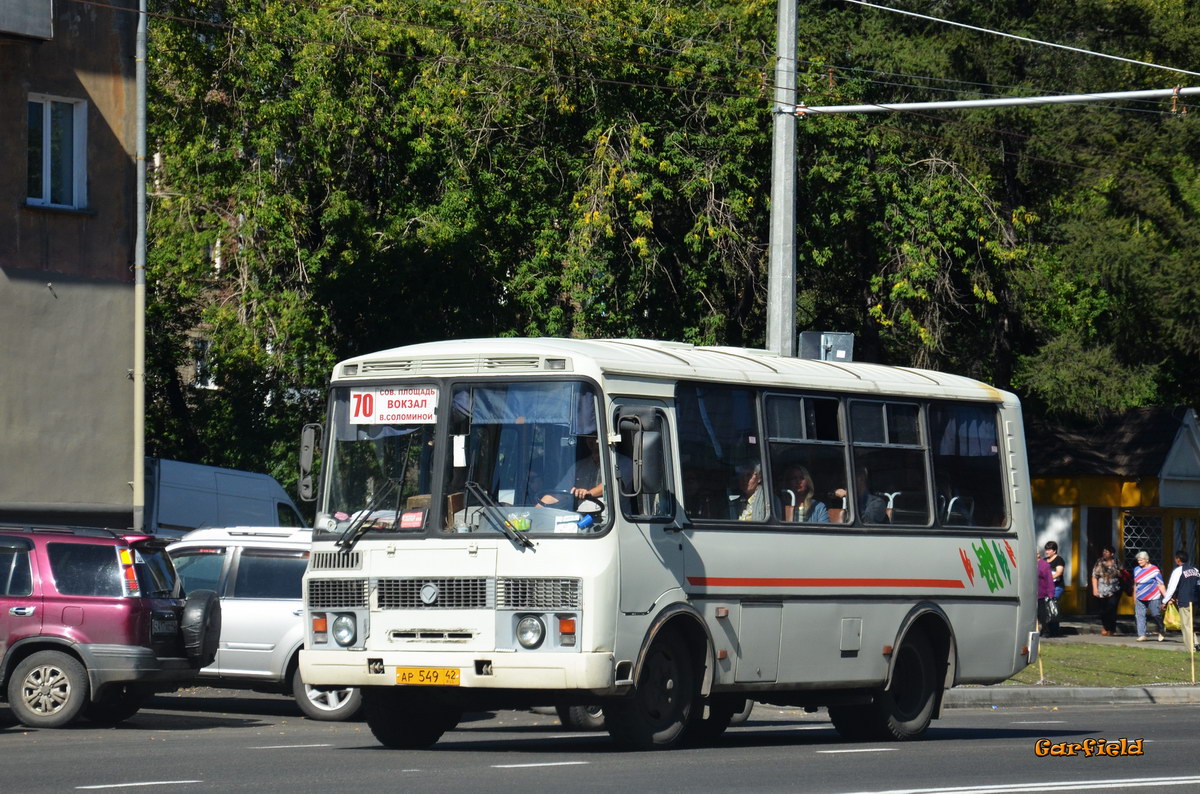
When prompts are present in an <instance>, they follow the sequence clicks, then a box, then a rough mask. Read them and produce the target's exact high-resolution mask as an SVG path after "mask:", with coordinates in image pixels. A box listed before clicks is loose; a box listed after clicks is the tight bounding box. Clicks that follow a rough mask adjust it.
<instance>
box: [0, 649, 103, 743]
mask: <svg viewBox="0 0 1200 794" xmlns="http://www.w3.org/2000/svg"><path fill="white" fill-rule="evenodd" d="M87 700H88V680H87V671H86V670H85V669H84V668H83V665H82V664H80V662H79V660H78V659H76V658H75V657H74V656H69V655H67V654H65V653H62V652H61V651H38V652H37V653H35V654H32V655H31V656H29V657H28V658H26V659H24V660H22V661H21V662H20V663H19V664H18V665H17V666H16V668H15V669H14V670H13V672H12V677H11V678H10V679H9V682H8V705H9V708H11V709H12V712H13V715H14V716H15V717H16V718H17V719H18V720H19V721H20V722H21V723H22V724H24V725H28V726H30V727H31V728H61V727H63V726H64V725H70V724H71V723H72V722H74V721H75V720H76V719H77V718H78V717H79V714H80V712H81V711H83V707H84V706H85V705H86V704H87Z"/></svg>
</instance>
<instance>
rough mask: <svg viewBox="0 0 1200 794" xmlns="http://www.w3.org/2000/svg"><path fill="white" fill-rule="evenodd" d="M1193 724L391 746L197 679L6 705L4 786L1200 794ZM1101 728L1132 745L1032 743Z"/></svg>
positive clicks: (952, 719)
mask: <svg viewBox="0 0 1200 794" xmlns="http://www.w3.org/2000/svg"><path fill="white" fill-rule="evenodd" d="M1198 733H1200V710H1198V709H1196V708H1195V707H1194V706H1186V705H1127V706H1070V707H1057V708H1055V707H1021V708H1004V707H1002V708H996V709H992V708H987V709H971V708H960V709H953V710H950V711H948V712H947V713H946V715H945V717H944V718H943V719H942V720H939V721H937V722H935V723H934V724H933V727H932V728H931V729H930V731H929V733H928V735H927V737H926V738H925V739H924V740H922V741H918V742H911V743H905V744H896V743H870V744H863V743H853V742H845V741H842V740H841V739H840V738H839V737H838V736H837V734H836V733H835V732H834V730H833V728H832V727H831V726H830V724H829V721H828V720H827V719H826V717H825V714H824V712H823V711H822V712H817V713H816V714H804V713H803V712H801V711H798V710H793V709H778V708H773V707H770V706H762V705H758V706H756V707H755V710H754V713H753V715H752V716H751V718H750V721H749V722H748V723H746V725H744V726H741V727H738V728H734V729H731V730H730V731H729V732H728V733H727V734H726V735H725V737H724V739H723V741H722V742H721V744H719V745H718V746H715V747H709V748H703V749H689V750H678V751H673V752H657V753H630V752H619V751H616V750H614V749H613V748H612V746H611V745H610V743H609V741H608V737H607V734H604V733H571V732H566V731H564V730H563V729H562V728H561V726H560V725H559V723H558V720H557V719H556V718H554V717H551V716H544V715H540V714H534V713H530V712H496V713H494V714H478V715H469V716H468V718H467V720H465V721H464V722H463V723H462V724H461V725H460V726H459V728H458V729H457V730H455V731H453V732H451V733H448V734H446V736H445V737H443V739H442V741H441V742H439V743H438V744H437V745H436V746H435V747H434V748H433V749H432V750H426V751H394V750H386V749H383V748H382V747H380V746H379V745H378V744H377V743H376V742H375V740H374V738H373V737H372V736H371V733H370V731H369V730H368V729H367V727H366V725H365V724H363V723H361V722H352V723H321V722H313V721H311V720H308V719H303V718H301V717H300V716H299V712H298V711H297V710H296V709H295V707H294V706H293V705H292V704H291V703H290V701H289V700H287V699H285V698H282V697H275V696H269V695H256V694H252V693H240V692H233V691H230V690H215V689H213V690H210V689H198V690H189V691H187V692H185V693H182V694H179V695H172V696H161V697H158V698H156V699H155V700H153V701H152V702H151V704H150V706H149V707H148V708H146V709H144V710H143V711H142V712H140V713H139V714H138V715H136V716H135V717H134V718H133V719H131V720H129V721H128V722H127V723H125V724H123V725H121V726H119V727H117V728H108V729H101V728H93V727H90V726H88V725H87V723H80V724H79V725H78V726H76V727H73V728H70V729H66V730H57V731H54V730H30V729H26V728H23V727H21V726H19V725H16V724H14V723H13V722H12V721H11V718H10V715H9V714H8V711H7V708H5V707H3V706H0V758H2V759H3V761H2V766H0V769H2V770H3V772H2V773H0V790H3V791H6V792H42V791H52V792H68V791H130V792H142V791H154V792H184V793H185V794H187V793H190V792H208V791H250V790H255V791H260V792H275V791H295V792H309V791H347V790H357V791H420V792H441V791H453V792H463V791H486V792H509V791H512V792H530V791H549V790H556V791H565V792H572V794H573V792H576V791H605V792H621V793H622V794H635V792H642V791H653V792H696V791H722V792H729V791H746V792H750V791H754V792H885V791H909V792H930V793H931V794H932V792H950V791H954V792H960V793H969V794H981V792H991V791H995V792H1030V791H1096V790H1103V789H1112V790H1127V789H1132V788H1137V787H1148V788H1155V789H1162V788H1171V789H1173V790H1179V791H1200V770H1197V769H1196V767H1195V760H1194V759H1195V749H1194V748H1195V746H1196V740H1195V736H1197V735H1198ZM1098 738H1104V739H1108V740H1120V739H1126V740H1128V742H1127V745H1126V748H1127V750H1135V749H1139V750H1140V751H1141V753H1142V754H1141V755H1125V756H1116V757H1110V756H1103V755H1095V754H1093V755H1091V756H1090V757H1089V756H1085V755H1083V754H1082V752H1081V751H1077V752H1079V754H1077V755H1075V756H1066V757H1064V756H1061V755H1055V754H1045V755H1039V747H1047V746H1050V745H1063V744H1067V745H1069V744H1076V743H1077V744H1081V745H1082V744H1083V743H1084V742H1085V740H1087V739H1098ZM1138 739H1140V740H1142V741H1141V743H1140V747H1139V746H1138V745H1137V744H1136V743H1133V741H1134V740H1138ZM1039 742H1040V744H1039ZM1058 752H1062V750H1061V749H1060V750H1058Z"/></svg>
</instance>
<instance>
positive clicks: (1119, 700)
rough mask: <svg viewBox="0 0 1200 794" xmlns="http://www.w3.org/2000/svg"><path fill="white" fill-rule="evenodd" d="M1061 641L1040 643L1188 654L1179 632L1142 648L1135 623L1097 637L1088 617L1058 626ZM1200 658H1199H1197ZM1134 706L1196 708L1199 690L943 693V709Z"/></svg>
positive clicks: (974, 689)
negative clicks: (1123, 647) (1171, 651)
mask: <svg viewBox="0 0 1200 794" xmlns="http://www.w3.org/2000/svg"><path fill="white" fill-rule="evenodd" d="M1059 625H1060V628H1061V630H1062V636H1060V637H1050V638H1043V639H1042V642H1043V643H1044V644H1055V645H1058V644H1064V643H1065V644H1091V645H1122V646H1125V647H1130V648H1135V647H1147V646H1149V647H1153V648H1158V649H1160V650H1176V651H1179V652H1180V653H1187V646H1186V645H1184V644H1183V639H1182V637H1181V636H1180V634H1179V632H1177V631H1176V632H1168V633H1167V635H1166V640H1165V641H1164V642H1158V641H1157V640H1158V637H1157V635H1156V634H1154V633H1150V634H1149V636H1148V637H1147V638H1146V641H1145V642H1138V641H1137V631H1136V630H1135V629H1134V624H1133V617H1132V616H1129V615H1121V616H1119V617H1118V618H1117V634H1116V636H1111V637H1106V636H1104V635H1102V634H1101V633H1100V620H1099V618H1095V617H1092V616H1090V615H1070V616H1068V617H1067V618H1065V619H1064V620H1063V621H1062V622H1061V623H1060V624H1059ZM1197 656H1198V657H1200V654H1197ZM1197 664H1198V665H1200V658H1198V659H1197ZM1137 703H1146V704H1151V703H1169V704H1200V686H1178V685H1176V686H1170V685H1168V686H1147V687H1140V686H1137V687H1135V686H1130V687H1068V686H1005V685H1003V684H996V685H993V686H965V687H955V688H954V689H951V690H950V691H949V692H947V693H946V698H945V702H944V705H945V707H946V708H987V707H988V706H991V707H993V708H999V707H1001V706H1005V707H1028V706H1071V705H1075V706H1080V705H1124V704H1137Z"/></svg>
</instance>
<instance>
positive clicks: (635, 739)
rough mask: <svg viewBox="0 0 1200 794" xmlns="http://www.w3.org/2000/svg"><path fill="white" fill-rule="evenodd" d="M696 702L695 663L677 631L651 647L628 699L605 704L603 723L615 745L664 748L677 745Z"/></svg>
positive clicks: (643, 748) (660, 638)
mask: <svg viewBox="0 0 1200 794" xmlns="http://www.w3.org/2000/svg"><path fill="white" fill-rule="evenodd" d="M695 702H696V673H695V665H694V664H693V662H692V658H691V656H690V654H689V653H688V649H687V644H686V643H685V642H684V641H683V638H682V637H680V636H679V634H678V633H676V632H670V633H667V634H664V635H662V636H660V637H659V638H658V639H656V640H655V641H654V644H653V645H651V646H650V651H649V653H647V655H646V659H645V662H644V663H643V665H642V671H641V675H639V676H638V682H637V685H636V687H635V688H634V692H633V694H632V695H630V696H629V697H625V698H620V699H615V700H611V701H608V702H607V703H606V704H605V706H604V722H605V725H606V727H607V728H608V732H609V734H611V735H612V737H613V739H614V740H615V741H616V742H617V744H619V745H621V746H622V747H627V748H631V749H637V750H665V749H668V748H670V747H674V746H676V745H677V744H679V743H680V741H681V740H682V738H683V735H684V730H685V729H686V728H687V725H688V720H689V719H690V718H691V715H692V708H693V706H694V704H695Z"/></svg>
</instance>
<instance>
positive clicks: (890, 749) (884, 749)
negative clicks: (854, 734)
mask: <svg viewBox="0 0 1200 794" xmlns="http://www.w3.org/2000/svg"><path fill="white" fill-rule="evenodd" d="M817 752H818V753H828V754H829V755H836V754H838V753H894V752H896V748H895V747H864V748H862V749H859V750H817Z"/></svg>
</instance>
